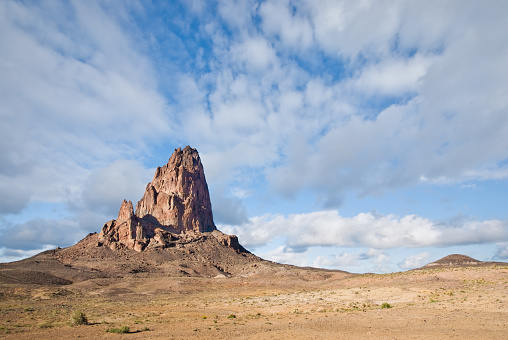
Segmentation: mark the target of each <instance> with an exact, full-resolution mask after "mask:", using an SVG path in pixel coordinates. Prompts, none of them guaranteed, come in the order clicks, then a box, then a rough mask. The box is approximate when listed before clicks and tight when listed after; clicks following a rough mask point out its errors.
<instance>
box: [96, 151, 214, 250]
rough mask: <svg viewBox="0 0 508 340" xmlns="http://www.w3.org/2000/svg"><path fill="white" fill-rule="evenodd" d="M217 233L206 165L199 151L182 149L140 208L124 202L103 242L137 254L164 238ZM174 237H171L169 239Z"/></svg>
mask: <svg viewBox="0 0 508 340" xmlns="http://www.w3.org/2000/svg"><path fill="white" fill-rule="evenodd" d="M214 230H216V227H215V224H214V223H213V215H212V204H211V202H210V194H209V192H208V186H207V184H206V179H205V173H204V170H203V164H202V163H201V159H200V158H199V154H198V152H197V150H196V149H193V148H191V147H190V146H186V147H185V148H184V149H183V150H182V149H181V148H178V149H176V150H175V152H174V153H173V154H172V155H171V157H170V158H169V161H168V163H167V164H166V165H164V166H163V167H158V168H157V170H156V172H155V175H154V177H153V180H152V182H151V183H148V185H147V186H146V189H145V194H144V195H143V198H142V199H141V200H140V201H139V202H138V203H137V204H136V212H135V213H134V209H133V205H132V202H130V201H129V202H127V201H125V200H124V201H123V202H122V205H121V207H120V211H119V213H118V218H117V219H116V220H112V221H110V222H108V223H106V224H105V225H104V227H103V228H102V231H101V233H100V235H99V242H100V243H102V244H107V245H110V246H111V247H112V248H114V247H116V246H119V245H124V246H127V247H129V248H134V249H136V250H140V249H143V248H144V247H146V246H147V245H148V244H149V243H150V242H151V240H154V242H152V243H157V242H158V241H157V240H161V242H162V243H164V242H163V241H162V240H164V237H165V236H164V235H167V234H168V233H171V234H185V233H204V232H212V231H214ZM168 237H171V236H168Z"/></svg>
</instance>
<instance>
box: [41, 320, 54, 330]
mask: <svg viewBox="0 0 508 340" xmlns="http://www.w3.org/2000/svg"><path fill="white" fill-rule="evenodd" d="M51 327H53V325H52V324H51V322H47V321H46V322H43V323H40V324H39V328H51Z"/></svg>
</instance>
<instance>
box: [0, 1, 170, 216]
mask: <svg viewBox="0 0 508 340" xmlns="http://www.w3.org/2000/svg"><path fill="white" fill-rule="evenodd" d="M110 11H112V12H110ZM113 13H114V14H113ZM0 16H1V17H2V19H1V20H0V21H1V24H0V25H1V28H0V32H1V33H0V42H1V43H2V45H3V46H9V48H8V49H3V50H2V52H1V54H2V60H3V64H2V65H3V66H2V67H1V68H0V74H1V78H2V82H1V85H0V86H2V91H0V92H1V95H0V101H1V102H2V111H1V112H0V115H1V117H2V123H3V124H2V126H1V127H0V129H1V131H0V132H2V133H0V140H1V143H2V150H1V153H2V159H5V160H6V161H7V163H4V162H2V164H3V165H2V176H0V186H8V185H9V183H15V184H16V185H17V186H19V188H20V190H19V192H20V193H24V195H23V197H21V198H19V200H17V201H18V202H19V204H18V205H17V206H13V207H12V209H11V210H13V211H14V210H17V211H19V210H20V209H22V207H23V202H26V200H27V197H28V199H35V200H43V201H48V200H50V201H60V202H61V201H64V200H66V199H69V197H68V196H67V194H68V193H69V192H71V191H76V190H77V191H79V188H76V187H80V186H81V185H82V184H83V180H84V179H85V178H86V177H88V175H89V172H88V169H90V168H93V167H95V166H97V165H103V164H105V163H108V162H111V161H114V160H115V159H119V158H122V157H132V156H134V155H137V156H140V155H141V154H142V153H140V151H139V150H138V151H134V150H135V149H134V148H132V146H133V145H136V146H143V144H144V142H145V141H146V140H149V139H151V138H153V137H155V136H158V135H160V134H161V133H162V132H167V131H168V124H167V121H166V118H165V116H164V100H163V99H162V97H161V96H160V95H159V94H158V93H157V91H156V84H155V82H154V81H153V70H152V69H151V66H150V63H149V62H147V60H146V59H145V58H144V57H143V56H142V55H141V54H140V53H138V52H137V51H136V50H135V48H134V43H133V41H132V40H131V39H130V38H129V37H127V36H126V35H125V32H124V28H123V26H122V25H123V24H124V23H125V21H124V20H126V21H128V20H129V19H128V16H127V15H126V11H125V8H123V7H121V6H120V7H118V8H116V7H114V6H113V8H104V7H101V6H100V5H99V4H97V3H90V4H88V5H87V6H83V5H81V4H80V3H71V4H67V3H65V4H64V3H62V4H61V6H50V5H49V4H48V3H41V4H27V3H19V2H13V1H6V2H2V4H1V5H0ZM104 32H108V34H104ZM77 36H79V37H80V39H75V38H76V37H77ZM4 155H5V158H4ZM13 191H15V190H8V191H3V190H2V191H1V193H2V194H1V196H2V200H4V199H6V197H4V195H7V193H9V192H13ZM14 201H16V200H14Z"/></svg>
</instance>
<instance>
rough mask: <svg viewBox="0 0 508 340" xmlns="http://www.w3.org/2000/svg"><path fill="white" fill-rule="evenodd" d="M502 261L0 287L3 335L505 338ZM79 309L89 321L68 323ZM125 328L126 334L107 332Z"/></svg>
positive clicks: (507, 321) (506, 272) (507, 270)
mask: <svg viewBox="0 0 508 340" xmlns="http://www.w3.org/2000/svg"><path fill="white" fill-rule="evenodd" d="M507 295H508V267H507V266H504V267H503V266H496V267H477V268H448V269H429V270H427V269H426V270H415V271H409V272H403V273H394V274H384V275H373V274H366V275H350V274H341V275H340V276H337V275H335V276H331V277H330V278H328V279H324V280H321V279H319V280H318V279H308V278H303V277H300V278H299V277H283V276H272V277H263V276H259V275H258V276H250V277H236V278H190V277H178V278H172V277H164V276H153V275H152V276H147V275H145V276H143V275H142V274H140V275H132V276H128V277H124V278H102V279H100V278H98V279H92V280H87V281H83V282H80V283H74V284H71V285H46V286H42V285H16V284H2V285H1V286H0V338H2V339H3V338H5V339H76V338H86V339H188V338H196V339H233V338H234V339H268V338H269V339H351V338H366V339H370V338H371V339H406V338H413V339H415V338H416V339H418V338H421V339H423V338H425V339H443V338H457V339H473V338H475V339H480V338H481V339H506V338H508V333H507V329H508V298H507ZM75 311H81V312H82V313H84V314H85V316H86V317H87V319H88V322H89V324H88V325H80V326H73V325H71V324H70V320H71V316H72V314H73V313H74V312H75ZM122 327H128V329H129V333H123V334H117V333H110V332H108V330H109V331H111V330H115V329H121V328H122Z"/></svg>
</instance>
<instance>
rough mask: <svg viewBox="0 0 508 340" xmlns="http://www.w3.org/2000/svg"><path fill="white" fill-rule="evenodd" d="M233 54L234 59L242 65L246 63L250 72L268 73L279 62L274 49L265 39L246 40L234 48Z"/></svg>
mask: <svg viewBox="0 0 508 340" xmlns="http://www.w3.org/2000/svg"><path fill="white" fill-rule="evenodd" d="M231 52H232V58H233V59H234V60H237V62H239V63H240V64H242V63H244V64H245V67H246V69H247V71H250V72H266V71H268V70H269V69H270V68H271V67H273V65H274V64H275V62H276V61H277V57H276V55H275V51H274V49H273V48H272V47H271V46H270V44H269V43H268V41H267V40H266V39H264V38H263V37H252V38H249V39H246V40H245V41H244V42H242V43H241V44H239V45H236V46H233V47H232V48H231Z"/></svg>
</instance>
